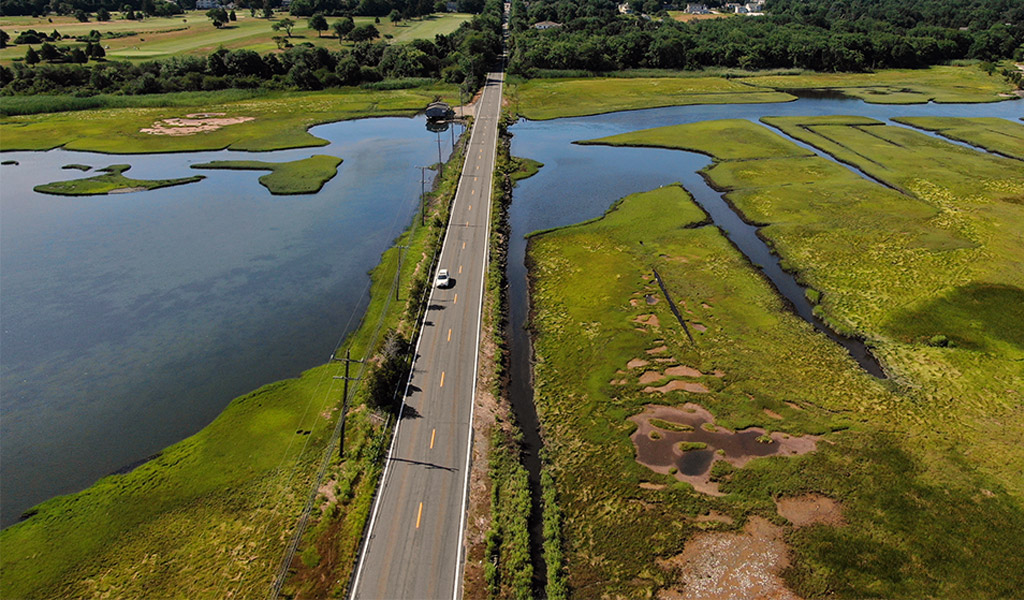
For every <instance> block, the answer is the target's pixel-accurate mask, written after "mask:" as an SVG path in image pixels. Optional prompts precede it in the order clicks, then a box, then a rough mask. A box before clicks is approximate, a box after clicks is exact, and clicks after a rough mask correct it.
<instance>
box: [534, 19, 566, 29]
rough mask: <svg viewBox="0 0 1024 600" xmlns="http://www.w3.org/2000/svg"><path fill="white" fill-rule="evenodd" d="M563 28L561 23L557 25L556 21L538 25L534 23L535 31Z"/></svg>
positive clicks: (541, 22) (542, 22)
mask: <svg viewBox="0 0 1024 600" xmlns="http://www.w3.org/2000/svg"><path fill="white" fill-rule="evenodd" d="M561 26H562V24H561V23H555V22H554V21H540V22H538V23H534V24H533V28H534V29H541V30H544V29H558V28H559V27H561Z"/></svg>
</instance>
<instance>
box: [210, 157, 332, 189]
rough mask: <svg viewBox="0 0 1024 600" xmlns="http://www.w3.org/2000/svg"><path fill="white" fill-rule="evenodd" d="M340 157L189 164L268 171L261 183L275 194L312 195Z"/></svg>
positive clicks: (328, 176)
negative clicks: (278, 161)
mask: <svg viewBox="0 0 1024 600" xmlns="http://www.w3.org/2000/svg"><path fill="white" fill-rule="evenodd" d="M340 164H341V159H340V158H337V157H335V156H327V155H324V154H316V155H313V156H310V157H309V158H304V159H301V160H293V161H289V162H284V163H274V162H266V161H262V160H215V161H212V162H208V163H200V164H195V165H192V168H193V169H228V170H240V171H270V173H268V174H267V175H261V176H260V184H261V185H262V186H263V187H265V188H267V189H268V190H270V193H271V194H274V195H285V194H315V193H317V192H319V191H320V189H321V188H323V187H324V184H325V183H327V182H328V181H330V180H331V179H333V178H334V176H335V175H336V174H337V173H338V165H340Z"/></svg>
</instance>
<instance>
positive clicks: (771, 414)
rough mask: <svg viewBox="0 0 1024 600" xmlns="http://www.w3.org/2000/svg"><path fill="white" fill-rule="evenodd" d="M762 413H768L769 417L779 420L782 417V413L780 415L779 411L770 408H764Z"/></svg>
mask: <svg viewBox="0 0 1024 600" xmlns="http://www.w3.org/2000/svg"><path fill="white" fill-rule="evenodd" d="M764 414H766V415H768V416H769V417H771V418H773V419H775V420H777V421H781V420H782V418H783V417H782V415H780V414H779V413H777V412H775V411H774V410H772V409H770V408H766V409H764Z"/></svg>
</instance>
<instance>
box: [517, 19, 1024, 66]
mask: <svg viewBox="0 0 1024 600" xmlns="http://www.w3.org/2000/svg"><path fill="white" fill-rule="evenodd" d="M767 10H768V11H769V14H767V15H765V16H761V17H743V16H735V17H728V18H722V19H713V20H701V21H693V22H690V23H683V22H678V21H675V20H673V19H671V18H669V17H668V15H667V13H665V12H663V11H659V13H658V14H661V17H658V16H656V15H655V16H650V15H620V14H618V11H617V9H616V4H615V3H614V2H612V1H611V0H558V1H557V2H536V1H535V2H531V3H530V4H529V6H527V5H526V4H525V3H524V2H523V1H522V0H515V1H514V2H513V3H512V15H511V18H510V27H511V29H512V31H513V34H514V35H513V39H512V49H511V57H510V62H509V71H510V72H512V73H517V74H524V75H530V74H532V73H533V72H535V71H536V70H537V69H558V70H566V69H571V70H587V71H597V72H600V71H613V70H619V69H630V68H663V69H700V68H703V67H708V66H717V67H728V68H740V69H772V68H803V69H810V70H815V71H867V70H872V69H879V68H900V67H902V68H914V67H923V66H927V65H931V64H937V63H943V62H947V61H950V60H956V59H964V58H971V59H980V60H988V61H994V60H1001V59H1005V58H1010V57H1016V58H1018V59H1022V58H1024V2H1021V1H1020V0H906V1H904V0H857V1H855V2H849V1H847V0H843V1H838V0H836V1H833V0H769V2H768V5H767ZM907 14H909V15H911V16H912V18H907V16H906V15H907ZM539 21H555V22H557V23H560V24H561V27H557V28H553V29H547V30H537V29H534V28H533V27H532V25H533V24H534V23H537V22H539Z"/></svg>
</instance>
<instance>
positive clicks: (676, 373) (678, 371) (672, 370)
mask: <svg viewBox="0 0 1024 600" xmlns="http://www.w3.org/2000/svg"><path fill="white" fill-rule="evenodd" d="M665 374H666V375H671V376H673V377H700V376H701V375H703V373H701V372H700V371H698V370H697V369H694V368H693V367H687V366H686V365H679V366H678V367H669V368H667V369H665Z"/></svg>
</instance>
